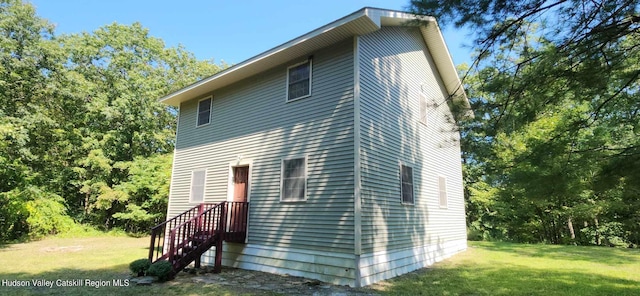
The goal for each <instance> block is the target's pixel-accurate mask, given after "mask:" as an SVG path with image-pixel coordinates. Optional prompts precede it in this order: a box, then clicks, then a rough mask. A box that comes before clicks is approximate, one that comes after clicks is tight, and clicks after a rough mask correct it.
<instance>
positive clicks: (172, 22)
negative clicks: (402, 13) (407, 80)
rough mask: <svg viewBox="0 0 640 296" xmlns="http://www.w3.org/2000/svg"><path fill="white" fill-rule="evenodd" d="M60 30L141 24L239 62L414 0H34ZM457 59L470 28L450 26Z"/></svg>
mask: <svg viewBox="0 0 640 296" xmlns="http://www.w3.org/2000/svg"><path fill="white" fill-rule="evenodd" d="M29 2H31V3H32V4H33V5H34V6H36V11H37V14H38V15H39V16H40V17H43V18H45V19H47V20H49V21H50V22H51V23H53V24H54V25H55V26H56V34H58V35H60V34H67V33H79V32H83V31H86V32H91V31H93V30H95V29H97V28H99V27H102V26H104V25H107V24H111V23H113V22H117V23H121V24H132V23H134V22H136V21H137V22H140V23H141V24H142V25H143V26H144V27H146V28H148V29H149V32H150V34H151V35H152V36H154V37H158V38H160V39H162V40H164V42H165V43H166V45H167V46H176V45H178V44H182V45H183V46H184V47H185V48H186V49H187V50H188V51H190V52H193V53H194V54H195V55H196V57H197V58H198V59H214V60H215V61H216V62H220V61H221V60H224V61H225V62H227V63H228V64H237V63H239V62H242V61H244V60H246V59H248V58H250V57H252V56H254V55H257V54H259V53H261V52H263V51H266V50H268V49H271V48H273V47H275V46H277V45H280V44H282V43H284V42H286V41H289V40H291V39H293V38H296V37H298V36H300V35H303V34H305V33H307V32H309V31H312V30H314V29H316V28H318V27H320V26H323V25H325V24H328V23H330V22H332V21H334V20H337V19H339V18H341V17H343V16H346V15H348V14H350V13H352V12H355V11H357V10H359V9H360V8H362V7H365V6H369V7H378V8H387V9H394V10H404V8H406V6H407V5H408V4H409V0H323V1H316V0H297V1H292V0H269V1H257V0H240V1H238V0H235V1H229V0H209V1H205V0H197V1H196V0H182V1H175V0H174V1H164V0H157V1H149V0H103V1H92V0H56V1H53V0H31V1H29ZM444 37H445V40H446V42H447V45H448V47H449V50H450V51H451V55H452V56H453V61H454V63H455V64H456V65H457V64H460V63H462V62H466V63H468V64H469V63H470V59H471V58H470V57H469V54H470V49H469V48H468V45H469V44H468V43H467V44H466V45H467V46H465V44H464V42H467V41H466V40H469V39H470V38H469V36H468V33H467V32H466V31H464V32H463V31H459V30H456V29H455V28H446V30H445V31H444Z"/></svg>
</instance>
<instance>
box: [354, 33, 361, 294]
mask: <svg viewBox="0 0 640 296" xmlns="http://www.w3.org/2000/svg"><path fill="white" fill-rule="evenodd" d="M353 68H354V69H353V178H354V180H353V185H354V186H353V251H354V255H355V258H354V259H355V265H356V283H355V286H356V287H360V254H362V195H361V190H362V168H361V166H362V159H361V158H360V145H361V144H360V37H359V36H355V37H353Z"/></svg>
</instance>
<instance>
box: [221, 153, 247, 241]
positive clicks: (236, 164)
mask: <svg viewBox="0 0 640 296" xmlns="http://www.w3.org/2000/svg"><path fill="white" fill-rule="evenodd" d="M237 167H249V172H248V174H249V176H247V202H250V201H251V185H252V180H251V175H252V172H253V159H242V156H240V155H239V156H238V160H236V161H232V162H229V178H228V179H229V182H228V183H227V201H233V193H234V192H233V190H234V186H233V168H237ZM249 208H251V203H249ZM250 220H251V219H249V214H248V213H247V231H246V234H245V236H244V243H245V244H246V243H247V242H249V229H250V227H249V223H250V222H249V221H250ZM230 222H231V216H229V217H227V223H230Z"/></svg>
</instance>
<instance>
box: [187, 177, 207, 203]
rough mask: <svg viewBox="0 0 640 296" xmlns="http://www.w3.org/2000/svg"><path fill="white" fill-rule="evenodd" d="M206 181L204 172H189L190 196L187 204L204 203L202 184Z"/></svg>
mask: <svg viewBox="0 0 640 296" xmlns="http://www.w3.org/2000/svg"><path fill="white" fill-rule="evenodd" d="M206 179H207V171H206V170H197V171H193V172H191V195H190V196H189V202H197V203H201V202H203V201H204V183H205V180H206Z"/></svg>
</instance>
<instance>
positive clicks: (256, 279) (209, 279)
mask: <svg viewBox="0 0 640 296" xmlns="http://www.w3.org/2000/svg"><path fill="white" fill-rule="evenodd" d="M167 284H168V285H191V284H193V285H202V286H203V287H208V286H219V287H224V288H228V289H230V290H233V291H236V292H238V294H247V295H316V296H325V295H327V296H328V295H345V296H348V295H353V296H364V295H379V293H377V292H375V291H373V290H370V289H367V288H351V287H348V286H338V285H331V284H328V283H324V282H320V281H317V280H310V279H306V278H302V277H296V276H290V275H278V274H272V273H266V272H259V271H249V270H243V269H237V268H231V267H223V268H222V272H221V273H217V274H216V273H210V270H209V268H207V267H204V268H201V269H187V270H186V272H180V273H179V274H178V275H177V276H176V278H175V279H174V280H173V281H171V282H169V283H167Z"/></svg>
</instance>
